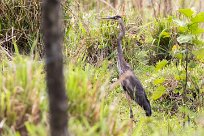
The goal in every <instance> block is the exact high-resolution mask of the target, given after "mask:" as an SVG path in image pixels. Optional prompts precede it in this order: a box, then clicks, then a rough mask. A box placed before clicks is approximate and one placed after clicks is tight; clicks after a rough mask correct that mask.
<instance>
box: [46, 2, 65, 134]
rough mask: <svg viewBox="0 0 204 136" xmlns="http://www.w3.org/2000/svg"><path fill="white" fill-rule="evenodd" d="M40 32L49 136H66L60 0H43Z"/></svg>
mask: <svg viewBox="0 0 204 136" xmlns="http://www.w3.org/2000/svg"><path fill="white" fill-rule="evenodd" d="M42 31H43V42H44V44H45V51H46V63H45V67H46V78H47V89H48V97H49V113H50V114H49V115H50V117H49V119H50V131H51V132H50V134H51V136H68V131H67V122H68V117H67V107H68V106H67V96H66V92H65V85H64V75H63V55H62V44H63V36H64V32H63V24H62V9H61V5H60V0H43V3H42Z"/></svg>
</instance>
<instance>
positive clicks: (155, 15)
mask: <svg viewBox="0 0 204 136" xmlns="http://www.w3.org/2000/svg"><path fill="white" fill-rule="evenodd" d="M151 3H152V8H153V13H154V17H155V18H156V17H157V14H156V9H155V4H154V0H151Z"/></svg>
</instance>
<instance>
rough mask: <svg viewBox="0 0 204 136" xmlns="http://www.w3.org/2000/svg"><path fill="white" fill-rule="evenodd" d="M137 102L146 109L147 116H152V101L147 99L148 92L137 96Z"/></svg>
mask: <svg viewBox="0 0 204 136" xmlns="http://www.w3.org/2000/svg"><path fill="white" fill-rule="evenodd" d="M136 102H137V103H138V104H139V105H140V106H141V107H142V108H143V109H144V110H145V112H146V116H151V115H152V110H151V106H150V102H149V100H148V99H147V96H146V94H145V95H142V96H137V97H136Z"/></svg>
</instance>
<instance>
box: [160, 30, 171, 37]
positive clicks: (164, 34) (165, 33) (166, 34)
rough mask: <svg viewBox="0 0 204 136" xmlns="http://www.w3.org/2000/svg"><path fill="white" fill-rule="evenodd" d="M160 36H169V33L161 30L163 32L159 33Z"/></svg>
mask: <svg viewBox="0 0 204 136" xmlns="http://www.w3.org/2000/svg"><path fill="white" fill-rule="evenodd" d="M161 36H162V37H163V38H166V37H170V33H168V32H165V31H163V32H162V33H161Z"/></svg>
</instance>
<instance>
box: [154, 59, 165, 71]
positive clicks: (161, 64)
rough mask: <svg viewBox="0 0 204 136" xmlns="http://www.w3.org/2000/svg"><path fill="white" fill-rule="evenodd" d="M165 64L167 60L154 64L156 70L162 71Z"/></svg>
mask: <svg viewBox="0 0 204 136" xmlns="http://www.w3.org/2000/svg"><path fill="white" fill-rule="evenodd" d="M167 63H168V61H167V60H162V61H159V62H157V64H156V70H160V69H162V68H163V67H165V66H166V64H167Z"/></svg>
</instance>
